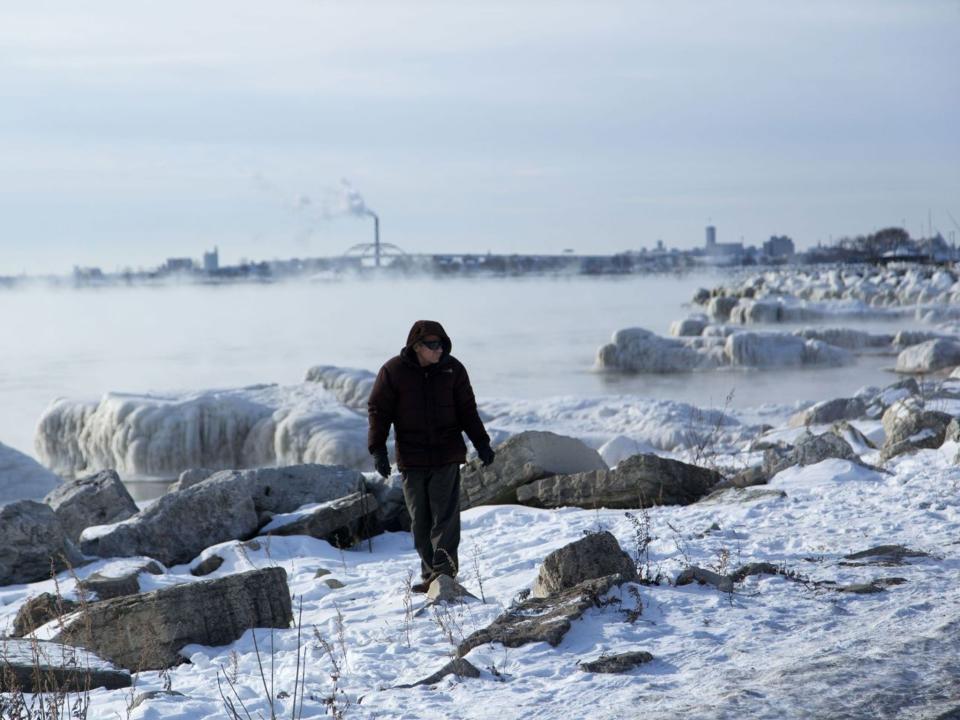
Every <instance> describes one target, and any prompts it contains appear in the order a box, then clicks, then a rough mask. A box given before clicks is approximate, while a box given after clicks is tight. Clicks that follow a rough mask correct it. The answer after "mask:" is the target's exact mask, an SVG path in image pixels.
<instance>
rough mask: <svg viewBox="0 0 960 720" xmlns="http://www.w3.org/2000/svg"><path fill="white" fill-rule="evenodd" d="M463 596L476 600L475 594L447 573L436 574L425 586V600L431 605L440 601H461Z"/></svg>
mask: <svg viewBox="0 0 960 720" xmlns="http://www.w3.org/2000/svg"><path fill="white" fill-rule="evenodd" d="M464 598H473V599H474V600H476V599H477V596H476V595H474V594H473V593H471V592H470V591H469V590H467V589H466V588H465V587H464V586H463V585H461V584H460V583H458V582H457V581H456V580H454V579H453V578H452V577H450V576H449V575H440V576H438V577H437V578H436V579H435V580H434V581H433V582H432V583H430V587H429V588H427V601H428V602H429V604H431V605H435V604H437V603H441V602H443V603H451V602H462V601H463V599H464Z"/></svg>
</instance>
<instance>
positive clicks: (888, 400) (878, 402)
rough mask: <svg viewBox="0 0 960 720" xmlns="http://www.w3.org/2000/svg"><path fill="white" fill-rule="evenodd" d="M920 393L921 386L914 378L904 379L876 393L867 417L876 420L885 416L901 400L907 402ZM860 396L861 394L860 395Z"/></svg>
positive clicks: (871, 399)
mask: <svg viewBox="0 0 960 720" xmlns="http://www.w3.org/2000/svg"><path fill="white" fill-rule="evenodd" d="M919 393H920V385H919V383H917V381H916V380H915V379H914V378H912V377H911V378H904V379H903V380H901V381H899V382H896V383H893V384H892V385H888V386H887V387H885V388H884V389H883V390H880V391H878V392H876V394H874V395H873V397H871V398H870V400H869V404H868V406H867V413H866V414H867V417H869V418H872V419H876V418H879V417H881V416H882V415H883V413H884V412H886V411H887V409H888V408H889V407H890V406H891V405H893V404H894V403H896V402H897V401H899V400H905V399H907V398H909V397H911V396H913V395H918V394H919ZM858 394H859V393H858Z"/></svg>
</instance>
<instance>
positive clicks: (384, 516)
mask: <svg viewBox="0 0 960 720" xmlns="http://www.w3.org/2000/svg"><path fill="white" fill-rule="evenodd" d="M366 488H367V492H369V493H371V494H372V495H373V496H374V497H375V498H376V499H377V513H376V520H377V529H378V530H381V531H383V532H400V531H402V532H409V531H410V513H409V512H408V511H407V502H406V500H405V499H404V497H403V476H402V475H400V474H399V473H396V474H393V475H391V476H390V477H388V478H382V477H380V476H379V475H374V476H373V477H367V478H366Z"/></svg>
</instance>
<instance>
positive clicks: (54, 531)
mask: <svg viewBox="0 0 960 720" xmlns="http://www.w3.org/2000/svg"><path fill="white" fill-rule="evenodd" d="M82 563H83V558H82V557H81V556H80V555H79V553H77V551H76V548H75V547H74V546H73V543H71V542H70V540H69V539H68V538H67V535H66V533H65V532H64V531H63V527H62V526H61V525H60V520H59V519H58V518H57V515H56V513H55V512H54V511H53V509H52V508H51V507H50V506H49V505H44V504H43V503H38V502H36V501H34V500H18V501H17V502H14V503H10V504H9V505H3V506H0V586H3V585H14V584H18V583H29V582H35V581H37V580H43V579H47V578H49V577H50V574H51V572H54V573H58V572H60V571H61V570H65V569H66V568H67V567H70V566H71V565H73V566H77V565H80V564H82Z"/></svg>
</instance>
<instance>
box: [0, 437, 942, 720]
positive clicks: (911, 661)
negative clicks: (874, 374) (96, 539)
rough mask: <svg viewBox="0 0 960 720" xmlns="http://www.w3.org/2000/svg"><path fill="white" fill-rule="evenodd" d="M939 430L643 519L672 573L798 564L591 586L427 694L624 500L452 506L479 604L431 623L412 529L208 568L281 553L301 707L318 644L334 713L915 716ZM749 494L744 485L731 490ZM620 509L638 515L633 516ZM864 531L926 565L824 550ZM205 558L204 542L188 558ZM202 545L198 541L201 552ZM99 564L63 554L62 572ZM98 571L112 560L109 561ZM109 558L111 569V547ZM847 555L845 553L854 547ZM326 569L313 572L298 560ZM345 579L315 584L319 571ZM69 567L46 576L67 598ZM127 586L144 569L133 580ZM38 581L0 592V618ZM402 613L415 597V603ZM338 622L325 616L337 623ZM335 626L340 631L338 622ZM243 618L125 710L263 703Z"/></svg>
mask: <svg viewBox="0 0 960 720" xmlns="http://www.w3.org/2000/svg"><path fill="white" fill-rule="evenodd" d="M958 449H960V448H958V446H957V444H956V443H947V444H945V445H944V446H943V447H942V448H941V449H939V450H925V451H921V452H918V453H916V454H915V455H912V456H904V457H901V458H898V459H896V460H894V461H892V462H891V463H889V464H888V469H889V470H890V471H891V473H890V474H887V473H882V472H875V471H873V470H870V469H866V468H863V467H861V466H857V465H855V464H853V463H850V462H848V461H843V460H836V459H833V460H826V461H824V462H822V463H819V464H817V465H813V466H809V467H806V468H790V469H788V470H785V471H783V472H781V473H780V474H779V475H777V476H776V477H775V478H773V480H772V481H771V483H770V484H769V486H767V487H762V488H753V489H751V490H763V491H773V492H774V493H776V492H777V491H783V492H784V493H785V496H782V497H781V496H778V495H776V494H770V493H769V492H768V493H767V494H765V495H762V496H761V497H760V498H759V499H755V500H752V501H744V500H742V499H738V498H736V497H735V494H728V495H726V496H724V497H723V498H721V499H720V500H712V501H709V502H701V503H697V504H694V505H691V506H687V507H661V508H655V509H652V510H650V511H649V512H648V513H647V517H648V519H649V532H650V535H651V536H652V537H653V541H652V543H651V544H650V546H649V560H647V559H646V558H642V562H643V563H649V566H650V568H651V569H652V571H653V572H661V573H663V575H664V576H665V577H666V578H667V579H673V578H675V577H676V575H677V574H678V573H679V571H680V570H681V569H682V568H683V567H684V566H685V565H687V564H688V563H689V564H695V565H700V566H703V567H713V568H715V569H720V570H723V569H724V568H726V569H727V571H729V570H732V569H735V568H736V567H738V566H740V565H741V564H745V563H747V562H753V561H767V562H772V563H774V564H776V565H778V566H781V567H782V568H783V569H784V570H785V571H786V572H789V573H792V574H796V578H795V579H788V578H787V577H785V576H783V575H777V576H771V575H763V576H757V577H750V578H748V579H747V580H746V581H745V582H743V583H742V584H740V585H738V586H737V587H736V590H735V592H733V593H732V594H730V593H724V592H720V591H718V590H716V589H714V588H713V587H710V586H698V585H695V584H694V585H686V586H682V587H676V586H674V585H672V584H670V583H669V582H664V583H663V584H661V585H659V586H636V588H637V590H638V591H639V596H640V598H641V602H642V613H641V615H640V617H639V618H637V619H636V620H635V621H634V622H632V623H631V622H629V621H628V619H627V616H626V614H625V613H624V612H621V610H623V609H630V608H633V607H634V605H635V600H634V596H633V594H632V592H630V589H629V587H628V586H625V587H624V588H622V589H621V590H615V591H613V592H612V593H611V596H614V597H617V598H618V599H620V600H621V601H622V606H621V607H619V608H618V606H617V605H609V606H607V607H603V608H594V609H592V610H589V611H588V612H587V613H586V615H585V616H584V617H583V618H582V619H581V620H579V621H576V622H574V624H573V628H572V629H571V630H570V632H569V633H568V634H567V635H566V637H565V638H564V640H563V641H562V642H561V643H560V645H559V646H558V647H556V648H553V647H550V646H549V645H546V644H544V643H537V644H531V645H527V646H525V647H521V648H516V649H505V648H504V647H502V646H500V645H496V644H494V645H488V646H481V647H478V648H475V649H474V650H473V651H472V652H470V653H469V654H468V656H467V659H468V660H469V661H470V662H471V663H473V664H474V665H475V666H476V667H478V668H480V669H481V671H482V675H481V677H480V678H479V679H472V680H471V679H460V680H458V679H456V678H454V677H452V676H450V677H448V678H446V679H444V680H442V681H440V682H439V683H437V684H436V685H434V686H423V687H417V688H413V689H392V688H393V687H394V686H396V685H400V684H405V683H412V682H416V681H417V680H420V679H422V678H424V677H426V676H428V675H430V674H431V673H433V672H434V671H436V670H438V669H439V668H440V667H441V666H443V665H444V664H445V663H446V662H447V661H448V660H449V659H450V657H451V652H452V650H453V646H452V644H451V637H452V639H453V640H454V641H458V640H459V639H460V638H461V637H462V636H464V635H467V634H469V633H470V632H472V631H473V630H476V629H479V628H481V627H484V626H486V625H487V624H489V622H491V621H492V620H493V619H494V618H495V617H496V616H497V615H498V614H499V613H500V612H501V611H502V610H503V609H504V608H505V607H507V606H509V605H510V603H511V601H512V600H513V598H514V597H515V596H516V595H517V593H518V592H520V591H522V590H523V589H525V588H529V587H530V586H531V585H532V584H533V581H534V579H535V577H536V573H537V570H538V566H539V564H540V562H541V561H542V560H543V558H544V557H545V556H546V555H547V554H548V553H549V552H551V551H552V550H554V549H557V548H559V547H561V546H563V545H565V544H567V543H569V542H571V541H574V540H576V539H578V538H580V537H582V535H583V533H585V532H589V531H592V530H596V529H600V528H603V529H607V530H609V531H611V532H612V533H613V534H614V535H615V536H616V537H617V538H618V540H619V541H620V544H621V545H622V546H623V547H624V549H626V550H627V551H628V552H631V553H632V552H633V551H634V549H635V547H636V543H635V531H636V527H635V524H634V523H633V522H631V521H630V519H629V518H628V517H627V513H626V512H625V511H610V510H599V511H586V510H579V509H570V508H568V509H562V510H557V511H551V510H538V509H533V508H527V507H519V506H491V507H481V508H474V509H472V510H469V511H467V512H466V513H464V515H463V543H462V546H461V547H462V550H461V557H462V558H463V565H464V566H465V567H464V569H463V570H462V572H461V580H462V581H463V582H464V584H465V585H466V586H467V587H468V589H470V590H471V591H472V592H474V594H476V595H478V596H479V595H480V594H481V582H482V592H483V595H484V597H485V599H486V603H480V602H470V603H468V604H464V605H454V606H450V607H449V609H448V611H445V612H444V613H441V614H440V615H439V617H438V616H437V615H436V614H435V613H433V612H427V613H425V614H424V615H422V616H419V617H412V618H408V616H407V613H406V612H405V606H404V597H405V585H406V582H407V577H408V574H409V573H411V572H414V571H415V569H416V568H417V567H418V565H417V559H416V554H415V552H414V549H413V545H412V541H411V539H410V536H409V535H408V534H405V533H391V534H386V535H381V536H378V537H375V538H374V539H373V540H372V551H368V548H367V545H366V544H364V545H363V546H361V547H358V548H356V549H353V550H349V551H344V552H341V551H338V550H336V549H335V548H333V547H331V546H330V545H328V544H327V543H325V542H322V541H319V540H314V539H310V538H306V537H274V538H271V539H270V541H269V543H263V544H262V545H261V549H259V550H252V549H250V548H248V547H244V546H243V545H241V544H239V543H234V542H231V543H227V544H224V545H221V546H217V547H216V548H215V549H216V551H217V552H218V554H220V555H221V556H223V557H225V558H226V562H225V563H224V564H223V565H222V566H221V567H220V568H219V570H217V571H216V573H215V574H214V575H213V576H214V577H215V576H219V575H223V574H226V573H233V572H238V571H243V570H247V569H251V568H254V567H257V568H262V567H267V566H271V565H278V566H280V567H283V568H284V569H285V570H286V571H287V573H288V577H289V583H290V589H291V593H292V594H293V596H294V614H295V616H299V606H300V603H301V601H302V613H303V614H302V620H301V627H302V631H301V643H302V644H303V645H305V646H306V648H307V658H308V659H307V670H306V697H307V700H306V704H305V707H304V712H303V717H306V718H321V717H327V716H329V713H330V708H329V707H328V706H326V705H325V704H324V698H328V697H329V696H330V695H331V693H332V692H333V689H334V681H333V679H332V677H331V675H332V674H335V673H334V667H333V663H332V661H331V658H330V656H329V655H328V654H327V653H326V652H325V651H324V649H323V646H322V644H321V641H320V638H321V637H322V638H323V639H324V640H326V641H327V642H328V643H329V644H330V646H331V647H332V649H333V655H334V659H335V660H336V662H337V664H338V665H339V668H340V674H339V679H338V681H337V689H338V691H339V692H338V694H337V700H336V703H337V707H338V709H340V710H343V711H344V717H347V718H351V717H354V718H373V717H376V718H381V719H382V718H423V717H457V718H490V717H501V718H520V717H523V718H528V717H530V718H570V717H597V718H633V717H648V718H675V717H693V718H723V717H750V718H814V717H831V718H844V717H849V718H915V717H930V718H932V717H936V716H937V714H939V713H940V712H944V711H946V710H948V709H951V708H953V707H956V706H958V705H960V697H958V695H957V692H958V678H960V586H958V585H957V583H956V578H957V576H958V575H957V573H958V570H960V543H958V537H960V467H958V466H956V465H955V464H954V458H955V456H956V454H957V451H958ZM749 493H750V491H747V494H749ZM634 516H636V517H639V518H641V519H642V518H643V514H642V513H637V512H635V513H634ZM881 544H902V545H905V546H907V547H909V548H910V549H912V550H917V551H923V552H926V553H928V554H929V557H920V558H911V559H908V560H906V561H904V564H902V565H898V566H883V565H877V564H854V563H852V562H851V563H849V564H847V563H848V561H844V560H843V556H844V555H847V554H850V553H854V552H857V551H862V550H865V549H868V548H870V547H873V546H877V545H881ZM209 552H212V550H208V551H206V553H209ZM206 553H205V554H206ZM110 562H111V561H99V562H96V563H93V564H92V565H89V566H86V567H83V568H81V569H80V570H79V571H78V573H77V574H78V576H79V577H81V578H82V577H85V576H87V575H89V574H91V573H93V572H96V571H97V570H101V569H103V568H104V567H105V566H106V565H108V564H110ZM112 562H113V563H114V564H115V563H116V562H117V561H112ZM124 562H128V561H124ZM861 562H862V561H861ZM321 568H322V569H324V570H328V571H329V573H330V574H328V575H325V576H323V577H321V578H317V577H316V576H317V574H318V573H317V571H318V570H320V569H321ZM894 577H896V578H903V579H904V580H906V582H903V583H901V584H896V585H889V586H888V587H886V589H885V590H884V591H883V592H880V593H877V594H868V595H860V594H848V593H841V592H838V591H836V590H832V589H829V587H828V586H826V585H822V584H816V583H820V582H821V581H833V582H836V583H839V584H851V583H865V582H870V581H875V580H882V579H883V578H894ZM141 579H142V582H144V583H145V587H144V589H153V588H155V587H161V586H164V585H169V584H171V583H179V582H194V581H196V580H197V579H196V578H194V577H193V576H191V575H190V573H189V569H188V566H187V565H183V566H178V567H173V568H170V569H169V572H168V573H167V574H164V575H160V576H151V575H142V576H141ZM330 579H336V580H339V581H340V582H342V583H343V584H344V587H342V588H338V589H332V588H330V587H328V585H327V584H326V583H325V581H326V580H330ZM74 582H75V581H74V580H73V579H71V578H70V577H69V576H61V577H60V579H59V583H60V589H61V591H63V592H66V593H68V594H69V593H70V592H71V590H72V588H73V585H74ZM146 583H152V584H151V585H146ZM53 590H54V587H53V583H52V582H51V581H48V582H42V583H36V584H33V585H29V586H27V585H21V586H11V587H5V588H2V589H0V628H2V627H3V626H5V625H8V624H10V623H11V622H12V619H13V616H14V614H15V612H16V610H17V608H18V607H19V605H20V604H21V603H22V602H23V601H24V600H25V599H26V598H27V597H28V596H31V595H35V594H37V593H39V592H42V591H53ZM414 602H415V605H414V610H416V609H417V607H418V606H419V605H420V604H422V602H423V601H422V599H421V597H419V596H414ZM339 618H342V621H341V620H340V619H339ZM341 623H342V631H341V630H339V629H338V627H340V626H341ZM256 633H257V639H258V645H259V647H260V649H261V652H262V653H264V654H265V655H266V656H269V654H270V653H269V650H265V649H268V648H270V647H271V646H272V647H273V649H274V656H273V659H272V660H271V661H270V662H268V659H269V658H268V657H265V658H264V668H265V672H266V674H267V684H268V686H270V684H271V678H270V672H271V671H270V667H271V666H272V668H273V679H272V685H273V687H274V688H275V692H276V694H278V695H279V694H281V691H282V692H285V693H287V694H289V696H290V697H284V698H283V699H278V700H277V701H276V705H275V709H276V712H277V716H278V717H286V716H289V713H290V710H291V702H292V694H293V686H294V677H295V674H296V669H295V668H296V653H297V636H298V630H297V629H296V628H295V627H294V628H291V629H288V630H274V631H272V632H271V631H269V630H257V631H256ZM252 635H253V632H252V631H249V632H247V633H246V634H245V635H244V636H243V637H242V638H241V639H240V640H238V641H237V642H235V643H233V644H232V645H229V646H225V647H216V648H210V647H196V646H190V647H188V648H186V649H185V650H184V654H185V656H186V657H187V658H188V659H189V660H190V664H185V665H182V666H179V667H177V668H174V669H173V670H172V671H171V672H170V676H169V679H170V683H171V687H172V689H173V690H175V691H178V692H180V693H183V694H184V696H182V697H181V696H166V697H159V698H155V699H152V700H149V701H147V702H146V703H144V704H142V705H141V706H140V707H138V708H137V709H135V710H134V711H133V712H132V713H130V715H129V717H131V718H134V719H135V720H137V719H146V718H171V719H174V718H179V719H182V720H199V719H200V718H221V717H225V711H224V706H223V701H222V700H221V698H220V695H219V692H218V689H217V677H218V674H220V676H221V682H223V675H222V674H223V673H228V674H230V676H231V677H234V676H236V679H237V685H238V688H239V693H240V696H241V697H242V699H243V702H244V704H245V705H246V707H247V710H248V711H249V712H250V713H251V715H252V716H253V717H257V716H258V714H259V715H260V716H263V717H270V709H269V707H268V703H267V702H266V700H265V699H264V694H265V693H264V688H263V683H262V680H261V677H260V673H259V670H258V667H257V659H256V655H255V653H254V644H253V637H252ZM628 650H646V651H648V652H650V653H652V654H653V656H654V658H655V659H654V661H653V662H652V663H649V664H647V665H643V666H640V667H639V668H637V669H635V670H633V671H631V672H629V673H627V674H624V675H602V674H592V673H586V672H582V671H581V670H580V669H579V668H578V663H579V662H582V661H586V660H593V659H596V658H597V657H599V656H600V655H602V654H604V653H607V654H611V653H619V652H624V651H628ZM163 683H164V679H163V677H162V676H161V675H160V674H158V673H142V674H140V675H139V676H138V677H137V681H136V688H135V690H134V691H133V692H134V693H140V692H144V691H147V690H155V689H160V688H161V687H162V685H163ZM131 697H132V693H131V691H129V690H124V691H112V692H107V691H104V690H96V691H94V692H93V693H92V696H91V699H92V706H91V714H90V717H97V718H108V717H121V718H125V717H128V715H127V704H128V703H129V701H130V699H131Z"/></svg>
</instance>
